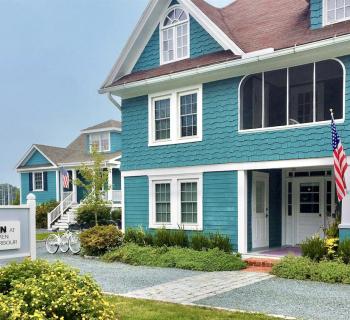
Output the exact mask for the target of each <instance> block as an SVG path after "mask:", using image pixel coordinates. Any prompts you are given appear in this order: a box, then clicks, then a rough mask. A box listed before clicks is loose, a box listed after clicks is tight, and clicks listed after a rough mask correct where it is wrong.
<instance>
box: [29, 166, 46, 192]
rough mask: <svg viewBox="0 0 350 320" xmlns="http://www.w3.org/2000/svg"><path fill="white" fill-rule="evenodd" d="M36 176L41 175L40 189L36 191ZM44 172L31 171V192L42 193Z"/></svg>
mask: <svg viewBox="0 0 350 320" xmlns="http://www.w3.org/2000/svg"><path fill="white" fill-rule="evenodd" d="M36 174H41V189H36V183H35V175H36ZM44 183H45V181H44V172H43V171H33V173H32V184H33V191H34V192H42V191H44V189H45V187H44Z"/></svg>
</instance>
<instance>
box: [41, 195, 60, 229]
mask: <svg viewBox="0 0 350 320" xmlns="http://www.w3.org/2000/svg"><path fill="white" fill-rule="evenodd" d="M58 205H59V202H57V201H49V202H45V203H42V204H40V205H38V206H37V207H36V227H37V228H39V229H40V228H41V229H46V228H47V214H48V213H49V212H51V211H52V210H53V209H55V208H56V207H57V206H58Z"/></svg>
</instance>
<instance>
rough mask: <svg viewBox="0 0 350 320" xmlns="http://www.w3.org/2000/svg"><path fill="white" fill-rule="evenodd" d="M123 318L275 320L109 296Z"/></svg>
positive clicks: (138, 319) (267, 317) (139, 319)
mask: <svg viewBox="0 0 350 320" xmlns="http://www.w3.org/2000/svg"><path fill="white" fill-rule="evenodd" d="M107 300H108V301H109V302H110V303H112V304H113V305H115V307H116V310H117V314H118V315H119V318H120V319H121V320H159V319H166V320H273V319H276V318H273V317H269V316H265V315H262V314H251V313H240V312H230V311H223V310H217V309H210V308H201V307H192V306H183V305H179V304H172V303H164V302H157V301H150V300H140V299H132V298H124V297H117V296H108V297H107Z"/></svg>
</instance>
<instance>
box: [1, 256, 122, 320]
mask: <svg viewBox="0 0 350 320" xmlns="http://www.w3.org/2000/svg"><path fill="white" fill-rule="evenodd" d="M0 283H1V285H0V319H11V320H29V319H36V320H46V319H106V320H112V319H113V320H114V319H116V316H115V314H114V311H113V307H112V306H111V305H110V304H109V303H108V302H107V301H105V300H104V297H103V295H102V293H101V290H100V289H99V287H98V286H97V284H96V283H95V281H94V280H92V278H91V277H89V276H87V275H80V274H79V272H78V271H76V270H73V269H71V268H70V267H67V266H65V265H64V264H62V263H60V262H56V263H54V264H49V263H48V262H46V261H42V260H37V261H30V260H25V261H24V262H21V263H12V264H9V265H7V266H6V267H3V268H1V269H0Z"/></svg>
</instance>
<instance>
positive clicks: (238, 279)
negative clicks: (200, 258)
mask: <svg viewBox="0 0 350 320" xmlns="http://www.w3.org/2000/svg"><path fill="white" fill-rule="evenodd" d="M270 278H272V276H271V275H268V274H264V273H253V272H242V271H233V272H213V273H204V274H200V275H196V276H192V277H188V278H184V279H178V280H175V281H171V282H167V283H164V284H160V285H156V286H152V287H149V288H145V289H141V290H135V291H131V292H128V293H127V294H126V295H125V296H127V297H132V298H141V299H151V300H161V301H167V302H174V303H192V302H194V301H197V300H201V299H206V298H209V297H213V296H216V295H218V294H222V293H225V292H228V291H231V290H234V289H238V288H242V287H245V286H248V285H251V284H254V283H258V282H261V281H264V280H267V279H270Z"/></svg>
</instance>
